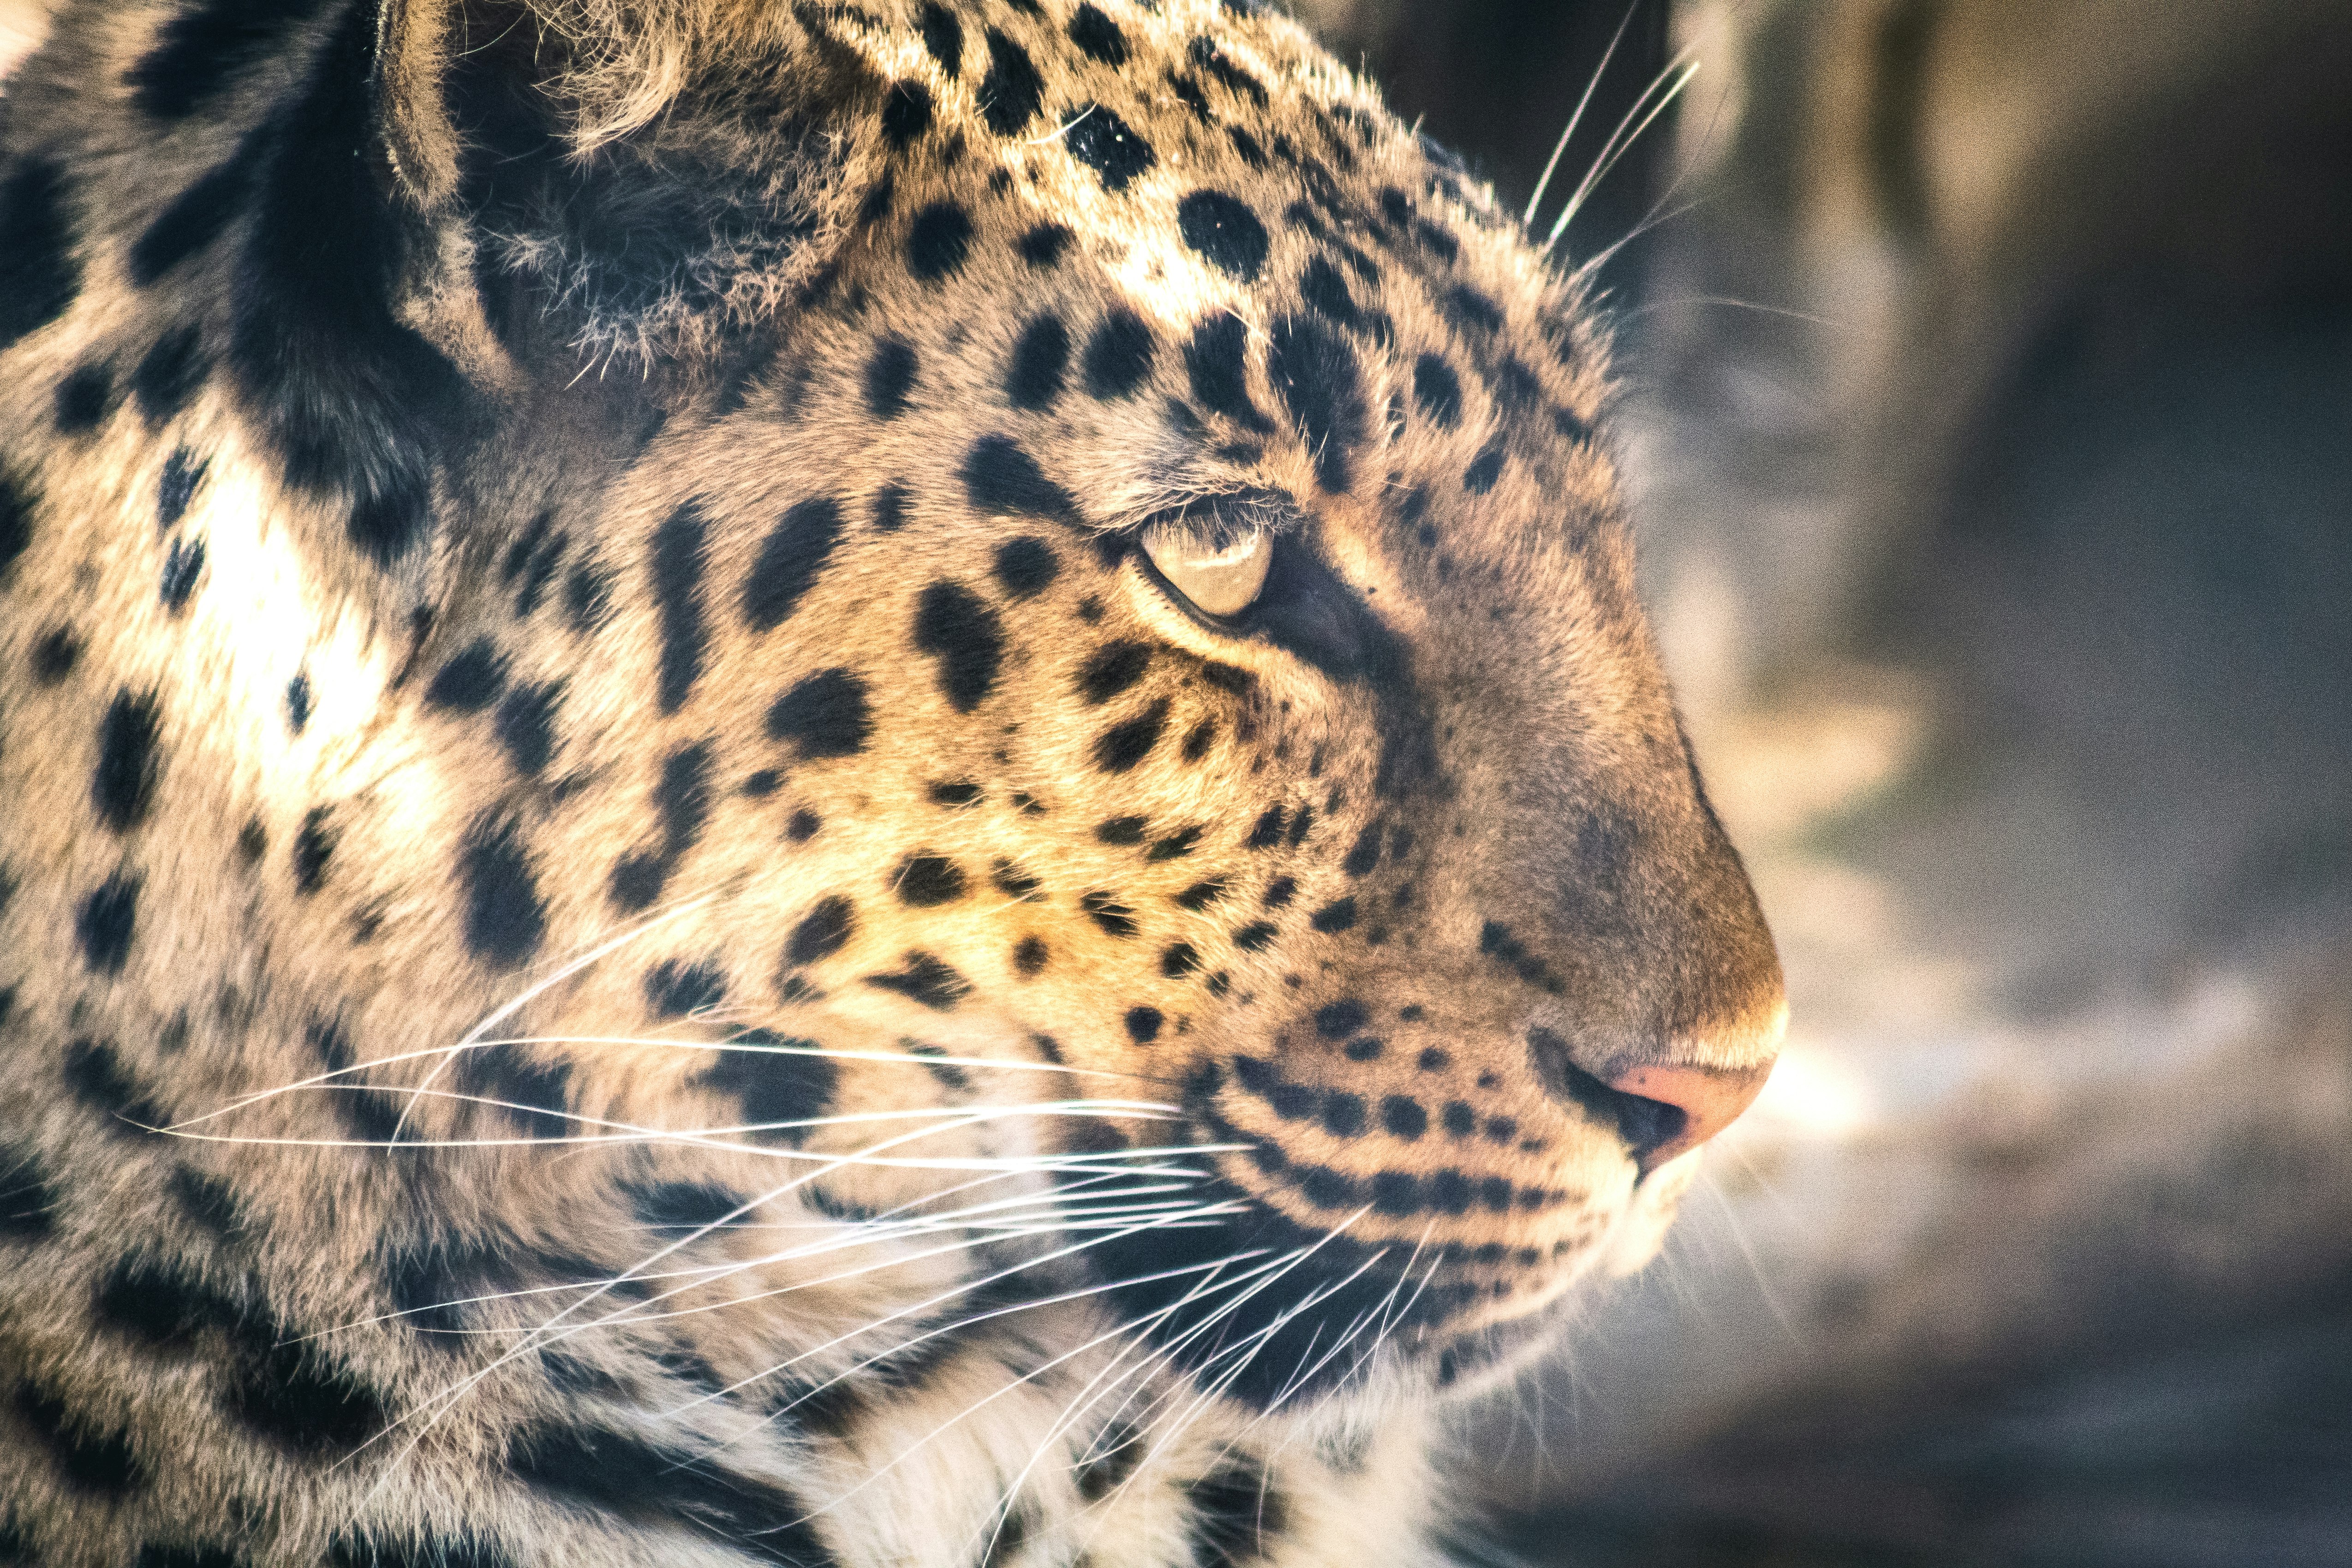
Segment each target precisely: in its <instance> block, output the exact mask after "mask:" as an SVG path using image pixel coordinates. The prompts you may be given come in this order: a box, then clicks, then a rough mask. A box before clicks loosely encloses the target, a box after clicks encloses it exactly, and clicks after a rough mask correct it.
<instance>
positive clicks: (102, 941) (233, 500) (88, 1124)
mask: <svg viewBox="0 0 2352 1568" xmlns="http://www.w3.org/2000/svg"><path fill="white" fill-rule="evenodd" d="M1614 376H1615V372H1614V371H1612V361H1611V344H1610V323H1609V319H1608V316H1607V303H1606V301H1605V300H1601V299H1599V298H1596V297H1595V289H1594V287H1593V286H1592V283H1591V277H1590V276H1589V275H1588V274H1587V273H1585V272H1582V271H1580V270H1579V269H1577V268H1576V267H1572V266H1570V264H1569V262H1568V259H1567V258H1565V257H1563V256H1557V255H1554V254H1550V253H1548V252H1547V250H1546V249H1545V248H1544V247H1543V246H1539V245H1538V244H1536V243H1534V242H1533V241H1531V240H1530V239H1529V238H1528V235H1526V234H1525V233H1524V232H1523V230H1522V229H1521V227H1520V225H1518V224H1517V222H1516V221H1515V220H1514V219H1513V218H1512V217H1511V216H1510V215H1509V214H1507V213H1506V212H1504V211H1503V210H1502V208H1501V207H1500V206H1499V205H1498V204H1497V201H1496V197H1495V195H1494V193H1493V192H1492V190H1491V189H1490V188H1489V187H1488V186H1487V185H1486V184H1485V183H1482V182H1481V181H1480V180H1479V179H1478V178H1477V177H1476V176H1475V174H1474V173H1473V172H1471V171H1470V170H1468V169H1467V168H1466V167H1465V165H1464V164H1463V163H1462V162H1460V161H1458V160H1457V159H1455V158H1454V157H1453V156H1452V155H1451V154H1449V153H1447V152H1445V151H1444V150H1443V149H1442V148H1440V147H1439V146H1437V145H1436V144H1434V143H1433V142H1432V141H1429V140H1427V139H1425V138H1423V136H1421V135H1420V134H1418V132H1417V131H1415V130H1414V129H1413V128H1412V127H1410V126H1408V125H1406V124H1405V123H1403V122H1402V120H1400V119H1399V118H1398V117H1397V116H1396V115H1395V114H1394V113H1392V112H1391V110H1389V109H1388V108H1386V107H1385V106H1384V105H1383V103H1382V102H1381V99H1380V97H1379V95H1378V93H1377V91H1376V89H1374V88H1373V86H1372V85H1370V83H1369V82H1367V81H1365V80H1364V79H1362V78H1360V76H1359V75H1358V74H1356V73H1354V72H1351V71H1350V70H1349V69H1347V68H1344V67H1342V66H1340V65H1339V64H1338V63H1337V62H1335V61H1334V60H1333V59H1332V58H1331V57H1329V56H1328V55H1327V54H1326V53H1324V52H1323V51H1322V50H1321V49H1320V48H1318V46H1317V45H1316V44H1315V43H1314V42H1313V40H1312V39H1311V38H1310V37H1308V36H1307V33H1306V32H1305V31H1304V30H1302V28H1301V27H1300V26H1297V24H1296V23H1295V22H1294V21H1292V20H1291V19H1290V18H1288V17H1286V16H1283V15H1282V14H1280V13H1279V12H1276V11H1274V10H1270V9H1265V8H1261V7H1259V6H1256V5H1251V4H1246V3H1242V0H858V3H856V4H844V3H837V0H802V3H793V4H786V3H783V0H74V3H71V4H68V5H64V6H63V7H62V8H61V9H59V10H58V13H57V15H56V16H55V17H54V18H53V21H52V25H51V26H50V28H49V30H48V32H47V36H46V37H45V38H44V40H43V41H42V42H41V43H40V45H39V46H38V47H37V51H36V52H35V53H33V54H32V55H31V56H30V57H28V58H27V59H26V61H25V62H24V63H23V64H21V66H19V67H18V68H17V69H16V71H15V73H14V74H13V75H12V76H11V77H10V78H9V79H8V80H7V82H6V84H5V98H0V410H5V415H0V432H5V434H0V604H5V612H0V1061H5V1071H6V1074H7V1079H8V1087H7V1090H6V1092H5V1094H0V1477H5V1486H0V1561H6V1562H16V1563H40V1564H44V1565H55V1568H63V1565H68V1564H84V1563H87V1564H93V1565H94V1564H99V1563H108V1564H116V1563H136V1564H138V1565H139V1568H242V1565H254V1568H262V1565H279V1564H284V1565H297V1564H299V1565H303V1568H309V1565H311V1564H331V1565H333V1568H362V1565H393V1568H410V1565H415V1568H541V1565H553V1564H560V1563H575V1562H582V1561H593V1562H598V1563H625V1564H643V1565H646V1568H652V1565H656V1564H660V1565H678V1568H685V1565H689V1564H707V1565H710V1568H719V1565H722V1564H740V1563H779V1564H793V1565H797V1568H851V1565H864V1564H873V1565H881V1564H891V1565H908V1568H930V1565H940V1568H950V1565H952V1568H967V1565H969V1568H983V1565H985V1568H1012V1565H1018V1564H1048V1563H1052V1564H1089V1565H1093V1568H1176V1565H1183V1564H1193V1565H1237V1564H1244V1563H1267V1564H1297V1565H1304V1564H1346V1565H1348V1568H1371V1565H1376V1564H1404V1563H1436V1562H1442V1561H1446V1560H1449V1558H1450V1556H1451V1554H1453V1553H1454V1552H1456V1551H1458V1550H1461V1549H1462V1548H1460V1547H1459V1546H1458V1542H1459V1540H1460V1539H1461V1537H1462V1532H1463V1531H1465V1530H1468V1529H1470V1528H1472V1524H1473V1522H1474V1521H1467V1520H1465V1518H1464V1517H1463V1512H1462V1511H1461V1510H1460V1509H1458V1508H1457V1507H1456V1505H1454V1503H1453V1502H1452V1501H1451V1499H1452V1498H1453V1497H1454V1495H1455V1489H1454V1488H1453V1487H1452V1486H1451V1485H1450V1484H1449V1481H1448V1475H1449V1473H1450V1472H1449V1467H1450V1465H1452V1464H1453V1463H1454V1462H1456V1461H1455V1460H1454V1459H1451V1458H1449V1457H1448V1444H1449V1442H1450V1441H1452V1438H1451V1437H1450V1436H1449V1434H1450V1433H1451V1432H1452V1431H1454V1427H1453V1425H1451V1424H1452V1423H1453V1422H1454V1420H1455V1413H1457V1412H1459V1411H1461V1410H1464V1409H1465V1408H1469V1407H1471V1406H1472V1404H1473V1402H1474V1401H1475V1399H1476V1398H1477V1396H1480V1395H1481V1394H1483V1393H1489V1392H1491V1391H1494V1390H1496V1389H1498V1388H1503V1387H1507V1385H1509V1383H1510V1380H1511V1379H1512V1378H1513V1377H1514V1376H1516V1375H1517V1374H1518V1372H1519V1371H1520V1369H1522V1368H1524V1367H1525V1366H1527V1365H1528V1364H1529V1363H1530V1361H1531V1360H1532V1359H1534V1358H1536V1357H1538V1356H1540V1355H1541V1354H1544V1353H1545V1351H1546V1349H1547V1347H1549V1346H1550V1345H1551V1344H1552V1343H1554V1341H1555V1340H1556V1339H1557V1338H1558V1337H1559V1335H1560V1334H1561V1333H1565V1332H1567V1331H1568V1325H1570V1323H1572V1322H1573V1320H1574V1316H1575V1312H1576V1309H1577V1304H1578V1303H1579V1302H1580V1301H1587V1300H1590V1299H1591V1297H1592V1294H1593V1292H1594V1291H1597V1290H1599V1289H1600V1288H1601V1281H1606V1280H1608V1279H1611V1278H1613V1277H1618V1276H1622V1275H1625V1274H1628V1273H1631V1272H1633V1271H1634V1270H1639V1269H1641V1268H1642V1267H1643V1265H1644V1264H1645V1263H1646V1262H1647V1261H1648V1260H1650V1259H1651V1257H1652V1256H1653V1255H1654V1253H1656V1252H1657V1250H1658V1249H1659V1247H1660V1245H1661V1241H1662V1239H1663V1237H1664V1233H1665V1229H1666V1227H1667V1225H1668V1223H1669V1222H1670V1220H1671V1218H1672V1217H1673V1214H1674V1211H1675V1207H1676V1205H1677V1203H1678V1201H1679V1200H1680V1198H1681V1197H1682V1196H1683V1195H1684V1193H1685V1191H1686V1189H1687V1188H1688V1187H1689V1186H1690V1184H1691V1182H1692V1180H1693V1179H1694V1176H1695V1173H1696V1171H1697V1169H1698V1166H1699V1162H1700V1160H1701V1156H1702V1148H1703V1145H1705V1144H1706V1142H1707V1141H1708V1139H1709V1138H1711V1137H1712V1136H1713V1134H1716V1133H1717V1132H1718V1131H1720V1130H1721V1129H1722V1128H1723V1127H1724V1126H1725V1125H1726V1124H1728V1123H1729V1122H1730V1121H1731V1120H1732V1119H1733V1118H1735V1117H1736V1116H1738V1114H1739V1113H1741V1112H1742V1110H1744V1109H1745V1108H1746V1107H1747V1106H1748V1104H1749V1103H1751V1102H1752V1101H1753V1100H1754V1098H1755V1097H1756V1095H1757V1093H1758V1092H1759V1090H1760V1088H1761V1086H1762V1084H1763V1082H1764V1079H1765V1077H1766V1075H1767V1074H1768V1073H1769V1071H1770V1068H1771V1065H1772V1061H1773V1058H1774V1055H1775V1053H1776V1051H1777V1050H1778V1044H1779V1041H1780V1038H1781V1035H1782V1031H1783V1030H1784V1027H1785V1019H1786V1011H1787V1009H1786V1004H1785V1000H1784V995H1783V987H1782V980H1781V974H1780V964H1779V959H1778V957H1777V956H1776V951H1775V948H1774V946H1773V942H1772V938H1771V936H1770V933H1769V929H1768V927H1767V925H1766V924H1765V922H1764V919H1763V915H1762V914H1761V912H1760V910H1759V904H1758V902H1757V899H1756V896H1755V894H1754V893H1753V891H1752V889H1751V887H1750V885H1749V883H1748V877H1747V874H1746V872H1745V871H1744V869H1743V867H1742V864H1741V862H1740V860H1739V857H1738V853H1737V852H1736V851H1735V849H1734V848H1733V846H1732V844H1731V842H1730V841H1729V839H1728V838H1727V834H1726V832H1725V831H1724V828H1723V826H1722V823H1721V822H1720V821H1719V820H1718V818H1717V814H1716V812H1715V810H1714V809H1713V808H1712V806H1711V805H1710V804H1709V802H1708V800H1707V796H1706V790H1705V788H1704V786H1703V783H1702V780H1701V778H1700V774H1699V771H1698V768H1697V766H1696V761H1695V760H1694V753H1693V749H1692V747H1691V743H1690V740H1689V738H1688V737H1687V735H1686V733H1685V726H1684V724H1683V722H1682V720H1681V718H1680V717H1679V716H1678V714H1677V710H1676V707H1675V701H1674V698H1673V695H1672V691H1671V688H1670V686H1669V685H1668V683H1667V680H1666V677H1665V674H1664V671H1663V668H1662V666H1661V664H1660V661H1659V657H1658V653H1657V650H1656V647H1655V645H1654V641H1653V638H1652V636H1651V633H1650V632H1649V630H1648V628H1647V624H1646V622H1644V619H1643V612H1642V607H1641V601H1640V597H1639V594H1638V591H1637V583H1636V579H1635V576H1634V559H1633V542H1632V532H1631V528H1630V524H1629V522H1628V517H1627V506H1628V504H1627V501H1626V492H1627V483H1626V481H1625V479H1624V478H1623V477H1622V476H1621V473H1620V466H1619V459H1618V457H1617V456H1616V455H1615V448H1614V442H1615V440H1616V439H1617V438H1616V437H1615V436H1614V435H1613V434H1612V431H1613V430H1614V428H1615V419H1616V415H1615V413H1614V409H1615V407H1616V394H1615V392H1614V388H1615V386H1616V384H1617V383H1616V381H1615V379H1614Z"/></svg>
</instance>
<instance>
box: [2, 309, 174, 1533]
mask: <svg viewBox="0 0 2352 1568" xmlns="http://www.w3.org/2000/svg"><path fill="white" fill-rule="evenodd" d="M0 298H5V296H0ZM16 1415H17V1416H18V1418H19V1419H21V1420H22V1421H23V1422H24V1423H25V1426H26V1429H28V1430H29V1431H30V1432H31V1433H32V1434H33V1436H34V1437H36V1438H37V1439H38V1440H39V1441H40V1443H41V1445H42V1446H43V1447H44V1448H47V1449H48V1451H49V1458H50V1460H51V1461H52V1462H53V1463H54V1464H56V1466H57V1468H58V1474H59V1475H60V1476H62V1477H63V1478H64V1479H65V1482H66V1484H67V1485H68V1487H70V1488H72V1489H73V1490H76V1491H79V1492H83V1493H87V1494H89V1495H90V1496H93V1497H101V1498H108V1499H111V1500H122V1499H126V1498H128V1497H129V1496H130V1495H131V1493H132V1492H133V1491H135V1490H138V1489H140V1488H141V1487H143V1486H145V1485H146V1484H147V1473H146V1469H145V1467H143V1466H142V1465H141V1464H140V1462H139V1458H138V1456H137V1455H136V1454H134V1453H133V1452H132V1451H131V1436H130V1434H129V1433H127V1432H123V1431H120V1430H116V1429H114V1428H111V1427H99V1426H95V1425H93V1424H92V1423H91V1421H90V1418H89V1416H84V1415H81V1414H79V1413H77V1412H76V1411H74V1410H72V1409H71V1408H70V1407H68V1405H67V1404H66V1402H65V1401H64V1400H63V1399H60V1398H58V1397H57V1396H54V1395H51V1394H48V1393H46V1392H44V1391H43V1390H42V1389H41V1388H40V1387H39V1385H37V1384H33V1383H26V1384H23V1385H20V1386H19V1387H18V1388H17V1390H16Z"/></svg>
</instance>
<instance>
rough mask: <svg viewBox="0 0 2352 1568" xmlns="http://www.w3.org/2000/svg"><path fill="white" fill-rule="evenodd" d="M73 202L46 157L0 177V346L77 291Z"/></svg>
mask: <svg viewBox="0 0 2352 1568" xmlns="http://www.w3.org/2000/svg"><path fill="white" fill-rule="evenodd" d="M71 206H72V195H71V193H70V192H69V191H68V189H67V185H66V175H65V171H64V170H63V169H60V168H59V167H58V165H57V163H56V162H53V161H51V160H50V159H47V158H40V157H34V158H26V159H25V160H24V161H23V162H19V163H18V164H17V165H16V171H15V172H13V173H11V174H10V175H9V176H8V178H7V179H6V180H5V181H0V349H5V348H8V347H10V346H11V345H13V344H14V343H15V342H16V340H18V339H20V338H23V337H24V336H26V334H27V333H31V332H36V331H38V330H39V329H41V328H43V327H46V326H47V325H48V324H49V323H50V322H52V321H54V320H56V319H58V317H60V316H62V315H64V314H65V313H66V311H67V310H68V309H69V308H72V306H73V302H74V297H75V296H76V295H77V294H79V293H80V292H81V264H80V263H79V262H78V261H76V260H75V259H74V254H73V239H74V236H73V219H72V216H71V214H70V213H69V210H68V209H69V208H70V207H71ZM0 564H5V560H0Z"/></svg>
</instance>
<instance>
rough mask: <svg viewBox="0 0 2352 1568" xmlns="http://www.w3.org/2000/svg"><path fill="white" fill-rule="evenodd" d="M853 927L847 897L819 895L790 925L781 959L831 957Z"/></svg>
mask: <svg viewBox="0 0 2352 1568" xmlns="http://www.w3.org/2000/svg"><path fill="white" fill-rule="evenodd" d="M952 869H953V868H952V867H950V870H952ZM856 930H857V911H856V906H855V905H854V904H851V903H850V902H849V900H847V899H846V898H843V897H841V896H839V895H838V894H836V895H835V896H834V897H831V898H826V899H822V900H820V901H818V903H817V905H816V907H815V908H814V909H812V910H810V911H809V912H808V914H807V915H803V917H802V918H801V923H800V924H799V925H795V926H793V934H792V936H791V938H790V940H788V941H787V942H786V943H785V944H784V961H785V962H786V963H787V964H793V965H800V964H814V963H816V962H818V961H819V960H820V959H824V958H830V957H832V956H834V955H835V953H838V952H840V951H841V950H842V948H843V947H845V946H847V945H848V943H849V939H850V937H851V936H854V935H856Z"/></svg>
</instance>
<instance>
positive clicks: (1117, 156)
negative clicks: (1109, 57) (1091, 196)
mask: <svg viewBox="0 0 2352 1568" xmlns="http://www.w3.org/2000/svg"><path fill="white" fill-rule="evenodd" d="M1071 113H1072V115H1073V117H1074V118H1073V120H1072V121H1071V124H1070V128H1069V130H1067V131H1064V132H1063V133H1062V145H1063V146H1064V147H1066V148H1067V149H1069V153H1070V156H1071V157H1073V158H1076V160H1077V161H1078V162H1081V163H1084V164H1085V165H1086V166H1087V168H1089V169H1092V170H1093V171H1094V172H1096V173H1097V174H1098V175H1100V176H1101V177H1102V183H1103V189H1104V190H1106V191H1110V192H1114V193H1116V192H1119V191H1124V190H1126V189H1127V188H1128V186H1129V185H1130V184H1132V183H1134V181H1135V178H1136V176H1137V175H1139V174H1142V173H1145V172H1148V171H1149V170H1150V168H1151V166H1152V165H1153V164H1154V163H1156V162H1159V155H1158V154H1157V153H1155V152H1152V150H1151V143H1150V142H1149V141H1145V140H1144V139H1143V138H1142V137H1140V136H1139V135H1137V134H1136V133H1135V131H1134V130H1133V128H1131V127H1130V126H1129V124H1128V123H1127V121H1126V120H1121V119H1120V118H1119V117H1118V115H1116V114H1113V113H1112V112H1111V111H1110V110H1108V109H1105V108H1104V107H1103V106H1102V105H1100V104H1098V103H1088V104H1081V105H1079V106H1078V107H1077V108H1076V109H1075V110H1072V111H1071Z"/></svg>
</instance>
